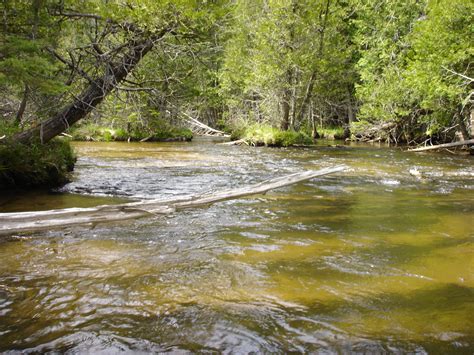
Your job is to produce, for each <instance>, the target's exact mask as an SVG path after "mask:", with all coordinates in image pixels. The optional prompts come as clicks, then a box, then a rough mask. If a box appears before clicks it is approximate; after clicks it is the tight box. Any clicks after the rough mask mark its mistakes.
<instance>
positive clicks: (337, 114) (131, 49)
mask: <svg viewBox="0 0 474 355" xmlns="http://www.w3.org/2000/svg"><path fill="white" fill-rule="evenodd" d="M2 6H3V8H2V11H1V14H2V19H1V25H0V31H1V37H0V92H1V93H2V96H1V98H0V115H1V116H0V117H1V120H2V121H3V122H2V123H1V125H0V127H7V126H9V127H10V129H11V127H13V129H16V130H19V131H22V132H21V133H19V134H18V135H17V137H16V138H17V140H19V141H22V142H31V141H32V140H35V139H40V140H41V141H42V142H43V141H44V142H45V141H48V140H50V139H51V138H53V137H54V136H55V135H57V134H59V133H61V132H63V131H65V130H67V129H68V128H69V126H71V125H74V124H75V123H76V122H77V121H79V120H81V119H83V118H84V117H86V118H87V119H88V120H91V121H94V123H95V124H100V125H106V126H109V127H111V128H114V129H122V130H126V131H137V130H140V129H144V130H149V128H150V127H158V126H159V125H160V122H166V124H167V125H169V124H173V125H179V117H180V113H182V112H186V113H188V114H191V115H193V116H194V117H197V118H199V119H201V120H203V121H205V122H206V123H209V124H210V125H213V126H217V127H220V128H230V129H239V128H240V129H241V128H242V126H250V125H253V124H258V125H269V126H272V127H278V128H280V129H282V130H290V131H293V130H295V131H298V130H301V131H305V132H307V133H309V134H311V135H312V136H313V137H314V138H316V137H318V130H321V128H323V127H342V128H344V132H345V135H346V136H347V137H349V136H350V134H351V133H352V137H355V138H359V139H365V140H374V139H385V140H390V141H395V142H399V141H406V142H420V141H423V140H425V139H435V140H438V141H443V140H445V141H446V140H451V139H453V137H454V134H455V133H456V132H458V134H460V135H462V136H463V137H464V138H467V137H469V136H470V135H472V131H473V130H474V128H473V126H474V122H472V121H474V114H473V97H472V90H473V79H472V78H473V77H474V70H473V54H474V46H473V43H472V38H474V18H473V16H474V15H473V14H474V3H473V2H472V1H470V0H449V1H448V0H402V1H390V0H233V1H230V0H175V1H171V0H135V1H130V0H74V1H73V0H3V1H2ZM5 132H7V130H5ZM8 132H10V131H8ZM2 135H3V133H2V134H0V136H2Z"/></svg>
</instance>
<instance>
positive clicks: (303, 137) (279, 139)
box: [242, 124, 313, 147]
mask: <svg viewBox="0 0 474 355" xmlns="http://www.w3.org/2000/svg"><path fill="white" fill-rule="evenodd" d="M242 138H243V139H245V140H246V141H247V142H248V143H249V144H252V145H256V146H259V145H265V146H271V147H289V146H293V145H309V144H312V143H313V140H312V139H311V138H310V137H309V136H308V135H307V134H306V133H303V132H296V131H281V130H279V129H278V128H275V127H272V126H269V125H261V124H257V125H252V126H250V127H248V128H247V129H246V130H245V133H244V134H243V137H242Z"/></svg>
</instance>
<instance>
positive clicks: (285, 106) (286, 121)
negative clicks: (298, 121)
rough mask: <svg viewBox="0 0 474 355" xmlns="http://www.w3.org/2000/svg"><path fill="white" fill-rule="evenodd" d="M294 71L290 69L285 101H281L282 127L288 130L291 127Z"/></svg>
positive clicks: (284, 93) (284, 95) (284, 96)
mask: <svg viewBox="0 0 474 355" xmlns="http://www.w3.org/2000/svg"><path fill="white" fill-rule="evenodd" d="M292 81H293V80H292V73H291V69H288V72H287V85H288V87H286V88H285V89H284V91H283V101H282V103H281V108H282V112H283V116H282V118H281V129H282V130H284V131H287V130H288V129H289V128H290V109H291V105H290V101H291V83H292Z"/></svg>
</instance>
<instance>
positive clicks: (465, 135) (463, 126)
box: [456, 114, 469, 140]
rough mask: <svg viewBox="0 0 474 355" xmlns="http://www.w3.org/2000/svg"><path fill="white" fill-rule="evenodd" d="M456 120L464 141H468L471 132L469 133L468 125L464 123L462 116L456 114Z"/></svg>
mask: <svg viewBox="0 0 474 355" xmlns="http://www.w3.org/2000/svg"><path fill="white" fill-rule="evenodd" d="M456 119H457V121H458V124H459V131H460V133H461V137H462V140H468V139H469V132H468V131H467V127H466V123H465V122H464V118H463V116H462V114H456Z"/></svg>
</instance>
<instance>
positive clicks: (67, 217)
mask: <svg viewBox="0 0 474 355" xmlns="http://www.w3.org/2000/svg"><path fill="white" fill-rule="evenodd" d="M343 170H345V167H344V166H337V167H333V168H325V169H321V170H309V171H304V172H299V173H294V174H290V175H285V176H282V177H278V178H275V179H270V180H266V181H263V182H260V183H258V184H254V185H250V186H245V187H240V188H235V189H230V190H224V191H220V192H214V193H212V192H210V193H206V194H201V195H194V196H187V197H183V198H179V199H159V200H149V201H138V202H130V203H124V204H119V205H103V206H97V207H91V208H66V209H61V210H49V211H37V212H18V213H0V235H8V234H14V233H22V232H34V231H40V230H49V229H53V228H61V227H66V226H74V225H81V224H95V223H99V222H113V221H122V220H126V219H134V218H140V217H144V216H147V215H148V216H149V215H161V214H167V213H172V212H174V211H177V210H182V209H186V208H195V207H201V206H206V205H210V204H212V203H215V202H219V201H224V200H230V199H236V198H240V197H244V196H248V195H255V194H262V193H265V192H267V191H269V190H273V189H276V188H279V187H283V186H287V185H292V184H295V183H298V182H301V181H305V180H310V179H312V178H315V177H318V176H323V175H327V174H332V173H336V172H340V171H343Z"/></svg>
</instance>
